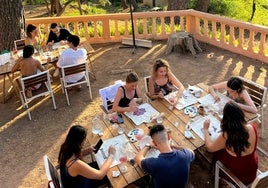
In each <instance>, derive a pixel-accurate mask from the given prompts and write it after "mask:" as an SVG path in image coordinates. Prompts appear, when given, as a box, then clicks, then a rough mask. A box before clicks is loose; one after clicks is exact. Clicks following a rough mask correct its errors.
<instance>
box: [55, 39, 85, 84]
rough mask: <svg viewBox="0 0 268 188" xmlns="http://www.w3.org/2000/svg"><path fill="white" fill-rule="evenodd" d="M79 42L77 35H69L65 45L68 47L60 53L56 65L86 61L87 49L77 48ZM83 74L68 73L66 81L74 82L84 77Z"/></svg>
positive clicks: (62, 65)
mask: <svg viewBox="0 0 268 188" xmlns="http://www.w3.org/2000/svg"><path fill="white" fill-rule="evenodd" d="M79 43H80V39H79V37H78V36H76V35H70V36H69V37H68V39H67V45H68V46H69V48H68V49H66V50H64V51H63V52H62V53H61V55H60V57H59V60H58V62H57V66H58V67H64V66H67V65H75V64H79V63H84V62H86V59H87V51H86V50H85V49H80V48H78V47H77V46H78V45H79ZM54 74H55V73H54ZM54 76H55V75H54ZM84 76H85V74H84V73H82V72H80V73H76V74H72V75H68V76H66V81H67V82H68V83H75V82H77V81H79V80H81V79H82V78H84ZM79 88H81V86H79Z"/></svg>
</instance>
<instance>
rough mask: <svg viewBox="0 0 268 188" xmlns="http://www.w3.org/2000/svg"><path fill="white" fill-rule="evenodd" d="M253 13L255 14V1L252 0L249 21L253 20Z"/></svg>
mask: <svg viewBox="0 0 268 188" xmlns="http://www.w3.org/2000/svg"><path fill="white" fill-rule="evenodd" d="M255 12H256V2H255V0H253V2H252V12H251V17H250V21H252V20H253V18H254V15H255Z"/></svg>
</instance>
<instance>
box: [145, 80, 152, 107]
mask: <svg viewBox="0 0 268 188" xmlns="http://www.w3.org/2000/svg"><path fill="white" fill-rule="evenodd" d="M150 77H151V76H146V77H144V88H145V97H146V100H147V102H149V101H150V100H151V97H150V94H149V79H150Z"/></svg>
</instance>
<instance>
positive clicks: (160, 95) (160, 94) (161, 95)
mask: <svg viewBox="0 0 268 188" xmlns="http://www.w3.org/2000/svg"><path fill="white" fill-rule="evenodd" d="M158 97H159V98H161V99H163V98H164V94H163V92H162V91H160V92H159V93H158Z"/></svg>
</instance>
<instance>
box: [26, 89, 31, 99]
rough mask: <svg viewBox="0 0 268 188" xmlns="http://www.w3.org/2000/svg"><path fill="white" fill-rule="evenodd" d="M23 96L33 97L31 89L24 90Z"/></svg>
mask: <svg viewBox="0 0 268 188" xmlns="http://www.w3.org/2000/svg"><path fill="white" fill-rule="evenodd" d="M25 95H26V97H27V98H31V97H32V96H33V94H32V90H31V89H26V90H25Z"/></svg>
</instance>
